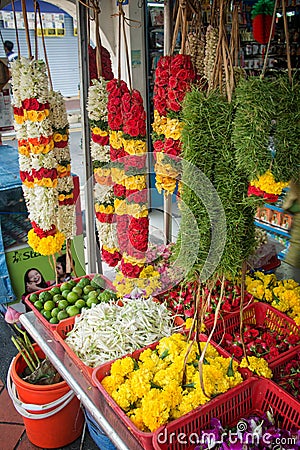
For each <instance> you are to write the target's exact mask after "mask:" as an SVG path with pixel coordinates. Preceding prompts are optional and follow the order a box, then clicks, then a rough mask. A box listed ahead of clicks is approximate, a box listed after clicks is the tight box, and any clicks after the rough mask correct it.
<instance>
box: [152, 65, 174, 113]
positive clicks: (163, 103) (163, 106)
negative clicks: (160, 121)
mask: <svg viewBox="0 0 300 450" xmlns="http://www.w3.org/2000/svg"><path fill="white" fill-rule="evenodd" d="M171 58H172V57H171V56H163V57H161V58H160V59H159V61H158V64H157V67H156V70H155V85H154V96H153V104H154V109H156V110H157V111H158V112H159V114H160V115H161V116H166V115H167V106H168V105H167V97H168V86H169V77H170V65H171Z"/></svg>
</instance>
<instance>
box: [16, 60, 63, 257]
mask: <svg viewBox="0 0 300 450" xmlns="http://www.w3.org/2000/svg"><path fill="white" fill-rule="evenodd" d="M12 84H13V95H14V120H15V129H16V133H17V139H18V148H19V165H20V177H21V180H22V183H23V192H24V198H25V202H26V205H27V208H28V211H29V218H30V221H31V224H32V226H33V229H32V230H30V231H29V233H28V244H29V245H30V246H31V247H32V248H33V249H34V250H35V251H36V252H38V253H40V254H42V255H53V254H54V253H56V252H58V251H60V249H61V247H62V245H63V243H64V240H65V236H64V234H63V233H61V232H60V231H59V230H58V228H57V206H58V191H57V185H58V177H59V170H58V166H57V161H56V157H55V154H54V151H53V149H54V142H53V131H52V124H51V121H50V118H49V114H50V105H49V101H48V100H49V92H48V78H47V75H46V65H45V63H44V62H42V61H39V60H30V59H26V58H23V57H22V58H19V59H18V60H17V61H15V63H14V64H13V67H12ZM41 205H43V208H41Z"/></svg>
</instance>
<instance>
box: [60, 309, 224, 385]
mask: <svg viewBox="0 0 300 450" xmlns="http://www.w3.org/2000/svg"><path fill="white" fill-rule="evenodd" d="M183 323H184V322H183V321H182V320H181V319H180V317H175V325H177V326H181V325H183ZM74 324H75V317H69V318H68V319H65V320H61V321H60V322H59V323H58V324H57V325H56V329H55V330H54V336H55V339H56V340H57V341H58V342H59V343H60V344H61V345H62V346H63V348H64V349H65V351H66V352H67V353H68V355H69V356H70V358H71V359H72V360H73V361H74V362H75V364H76V366H77V367H79V368H80V370H81V372H82V373H83V375H84V376H85V377H86V378H87V379H88V381H89V382H90V383H91V384H92V385H93V386H96V384H95V381H94V380H93V378H92V373H93V370H94V369H95V368H93V367H89V366H87V365H86V364H85V363H84V362H83V361H81V359H80V358H79V357H78V356H77V355H76V353H75V352H74V351H73V350H72V349H71V348H70V347H69V345H68V344H67V343H66V342H65V339H66V337H67V335H68V333H69V332H70V331H71V330H73V328H74ZM225 353H226V355H227V356H228V355H229V354H228V353H227V352H225ZM125 356H128V355H125Z"/></svg>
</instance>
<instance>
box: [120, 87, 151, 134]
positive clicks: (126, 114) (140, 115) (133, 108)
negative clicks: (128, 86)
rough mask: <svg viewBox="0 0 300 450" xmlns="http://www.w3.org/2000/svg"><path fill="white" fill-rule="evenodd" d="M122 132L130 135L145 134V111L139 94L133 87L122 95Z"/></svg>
mask: <svg viewBox="0 0 300 450" xmlns="http://www.w3.org/2000/svg"><path fill="white" fill-rule="evenodd" d="M122 115H123V132H124V133H125V134H129V135H130V136H132V137H137V136H146V112H145V109H144V106H143V99H142V96H141V94H140V93H139V92H138V91H137V90H135V89H133V91H132V92H131V93H129V92H127V93H125V94H124V95H123V96H122Z"/></svg>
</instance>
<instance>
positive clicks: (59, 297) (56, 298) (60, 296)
mask: <svg viewBox="0 0 300 450" xmlns="http://www.w3.org/2000/svg"><path fill="white" fill-rule="evenodd" d="M63 299H64V297H63V296H62V295H61V294H55V295H53V299H52V300H53V301H54V302H55V303H58V302H59V301H60V300H63Z"/></svg>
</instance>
